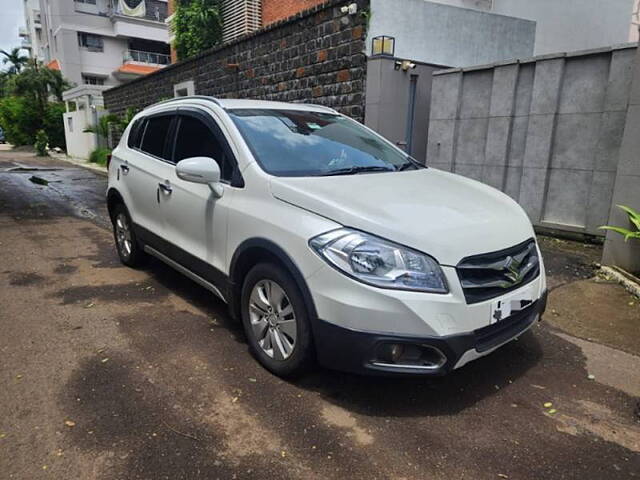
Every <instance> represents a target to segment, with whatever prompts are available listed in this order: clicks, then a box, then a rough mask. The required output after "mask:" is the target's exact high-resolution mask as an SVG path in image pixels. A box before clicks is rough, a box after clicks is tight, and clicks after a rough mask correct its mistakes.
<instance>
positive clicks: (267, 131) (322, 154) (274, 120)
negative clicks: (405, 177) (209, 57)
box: [229, 109, 423, 177]
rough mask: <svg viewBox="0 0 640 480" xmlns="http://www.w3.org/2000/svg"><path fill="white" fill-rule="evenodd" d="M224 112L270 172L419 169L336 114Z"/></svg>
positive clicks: (303, 173)
mask: <svg viewBox="0 0 640 480" xmlns="http://www.w3.org/2000/svg"><path fill="white" fill-rule="evenodd" d="M229 114H230V116H231V118H232V119H233V121H234V122H235V124H236V125H237V127H238V129H239V130H240V132H241V133H242V135H243V137H244V139H245V140H246V142H247V144H248V145H249V148H251V150H252V152H253V154H254V156H255V157H256V160H257V161H258V163H259V164H260V166H261V167H262V168H263V169H264V170H265V171H266V172H268V173H270V174H272V175H276V176H297V177H300V176H323V175H350V174H356V173H365V172H392V171H399V170H407V169H417V168H423V167H422V166H421V165H419V164H418V163H417V162H416V161H415V160H413V159H411V157H409V156H408V155H407V154H405V153H403V152H401V151H399V150H397V149H396V148H394V147H392V146H391V145H389V144H388V143H387V142H385V141H384V140H383V139H381V138H380V137H378V136H377V135H375V134H373V133H371V132H370V131H368V130H367V129H365V128H364V127H363V126H362V125H360V124H359V123H357V122H355V121H353V120H350V119H348V118H346V117H343V116H341V115H336V114H332V113H320V112H310V111H296V110H270V109H234V110H230V111H229Z"/></svg>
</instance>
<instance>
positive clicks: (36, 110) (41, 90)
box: [0, 60, 69, 148]
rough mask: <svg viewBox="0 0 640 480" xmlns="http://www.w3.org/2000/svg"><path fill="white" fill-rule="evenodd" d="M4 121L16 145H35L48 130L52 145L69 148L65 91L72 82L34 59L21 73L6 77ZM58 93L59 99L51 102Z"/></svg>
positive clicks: (0, 113)
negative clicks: (64, 113)
mask: <svg viewBox="0 0 640 480" xmlns="http://www.w3.org/2000/svg"><path fill="white" fill-rule="evenodd" d="M4 80H5V81H4V85H3V90H4V91H3V95H4V97H3V98H2V99H1V101H0V120H1V121H2V125H3V127H4V130H5V134H6V137H7V140H8V141H9V142H10V143H13V144H14V145H26V144H33V143H34V142H35V139H36V133H37V131H38V130H44V131H45V133H46V134H47V137H48V139H49V144H50V145H51V146H52V147H61V148H64V147H65V138H64V124H63V120H62V113H63V112H64V111H65V108H64V104H63V103H62V102H61V100H62V92H63V91H64V90H66V89H67V88H69V83H68V82H67V81H66V80H65V79H64V78H63V77H62V75H61V74H60V72H59V71H57V70H50V69H48V68H46V67H44V66H43V65H42V64H40V63H38V62H37V61H34V60H30V61H29V62H28V63H27V65H26V67H24V68H22V69H21V71H20V72H19V73H15V74H11V75H9V74H7V75H6V76H5V78H4ZM51 96H55V97H56V99H57V100H58V101H57V102H52V101H49V100H50V97H51Z"/></svg>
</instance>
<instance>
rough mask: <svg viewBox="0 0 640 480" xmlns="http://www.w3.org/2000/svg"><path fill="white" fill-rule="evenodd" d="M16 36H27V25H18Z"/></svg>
mask: <svg viewBox="0 0 640 480" xmlns="http://www.w3.org/2000/svg"><path fill="white" fill-rule="evenodd" d="M18 36H20V37H22V38H24V37H29V31H28V30H27V27H18Z"/></svg>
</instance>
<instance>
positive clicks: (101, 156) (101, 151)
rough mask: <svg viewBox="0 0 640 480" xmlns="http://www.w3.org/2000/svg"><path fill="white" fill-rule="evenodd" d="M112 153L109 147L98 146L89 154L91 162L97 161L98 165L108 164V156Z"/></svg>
mask: <svg viewBox="0 0 640 480" xmlns="http://www.w3.org/2000/svg"><path fill="white" fill-rule="evenodd" d="M109 155H111V150H109V149H108V148H96V149H95V150H94V151H93V152H91V153H90V154H89V162H91V163H97V164H98V165H106V164H107V157H108V156H109Z"/></svg>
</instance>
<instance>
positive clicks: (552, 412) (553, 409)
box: [547, 408, 557, 415]
mask: <svg viewBox="0 0 640 480" xmlns="http://www.w3.org/2000/svg"><path fill="white" fill-rule="evenodd" d="M556 412H557V410H556V409H555V408H552V409H551V410H549V411H548V412H547V413H549V414H551V415H553V414H554V413H556Z"/></svg>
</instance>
